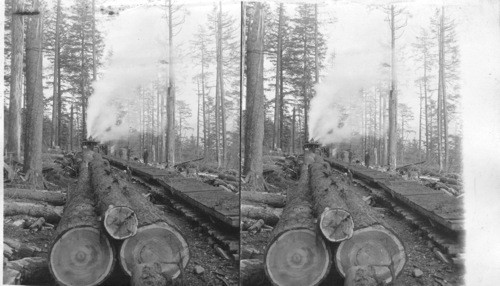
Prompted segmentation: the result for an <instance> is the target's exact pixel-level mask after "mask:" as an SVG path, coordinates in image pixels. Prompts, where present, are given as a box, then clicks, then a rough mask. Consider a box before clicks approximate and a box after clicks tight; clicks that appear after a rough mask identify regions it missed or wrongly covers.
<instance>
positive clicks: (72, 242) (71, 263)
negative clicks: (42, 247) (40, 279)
mask: <svg viewBox="0 0 500 286" xmlns="http://www.w3.org/2000/svg"><path fill="white" fill-rule="evenodd" d="M114 262H115V260H114V255H113V248H112V246H111V244H110V242H109V240H108V239H107V238H106V237H105V236H104V235H103V234H101V233H100V232H99V230H97V229H95V228H93V227H79V228H73V229H70V230H68V231H67V232H65V233H64V234H63V235H61V236H60V237H59V239H58V240H57V241H56V242H55V243H54V245H53V246H52V249H51V251H50V271H51V272H52V275H53V276H54V278H55V279H56V281H57V282H58V284H61V285H98V284H100V283H101V282H103V281H104V280H105V279H106V278H107V277H108V276H109V275H110V273H111V271H112V269H113V266H114Z"/></svg>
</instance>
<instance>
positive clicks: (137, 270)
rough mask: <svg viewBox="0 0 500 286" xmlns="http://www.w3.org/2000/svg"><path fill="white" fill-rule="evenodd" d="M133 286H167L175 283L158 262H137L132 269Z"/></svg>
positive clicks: (131, 283)
mask: <svg viewBox="0 0 500 286" xmlns="http://www.w3.org/2000/svg"><path fill="white" fill-rule="evenodd" d="M130 285H131V286H167V285H173V284H172V279H170V278H169V277H167V275H164V274H163V273H162V267H161V264H160V263H158V262H153V263H141V264H136V265H135V266H134V268H133V270H132V278H131V279H130Z"/></svg>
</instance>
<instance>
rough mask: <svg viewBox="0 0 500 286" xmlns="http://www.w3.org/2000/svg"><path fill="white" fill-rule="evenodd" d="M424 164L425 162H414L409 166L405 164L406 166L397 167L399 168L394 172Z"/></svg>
mask: <svg viewBox="0 0 500 286" xmlns="http://www.w3.org/2000/svg"><path fill="white" fill-rule="evenodd" d="M425 162H427V161H421V162H416V163H411V164H407V165H403V166H399V167H397V168H396V169H395V170H396V171H399V170H401V169H405V168H407V167H410V166H415V165H420V164H424V163H425Z"/></svg>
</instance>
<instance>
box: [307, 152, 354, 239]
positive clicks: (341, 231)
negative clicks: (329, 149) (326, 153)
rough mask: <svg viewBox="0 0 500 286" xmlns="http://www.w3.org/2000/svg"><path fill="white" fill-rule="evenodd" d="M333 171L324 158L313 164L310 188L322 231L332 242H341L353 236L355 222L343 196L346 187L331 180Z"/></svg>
mask: <svg viewBox="0 0 500 286" xmlns="http://www.w3.org/2000/svg"><path fill="white" fill-rule="evenodd" d="M316 157H318V158H319V156H316ZM331 173H332V170H331V169H330V166H329V165H328V163H326V162H325V161H323V160H322V159H321V160H320V161H319V162H316V163H314V164H312V165H311V166H310V188H311V193H312V198H313V208H314V212H315V214H316V217H317V218H318V224H319V229H320V230H321V233H322V234H323V236H324V237H325V238H326V240H328V241H330V242H340V241H343V240H346V239H349V238H351V237H352V233H353V229H354V223H353V219H352V217H351V214H350V213H349V211H348V209H347V206H346V204H345V202H344V200H343V199H342V198H341V193H342V192H344V189H342V188H340V187H339V186H337V185H336V184H335V182H334V181H332V180H331V178H330V176H331Z"/></svg>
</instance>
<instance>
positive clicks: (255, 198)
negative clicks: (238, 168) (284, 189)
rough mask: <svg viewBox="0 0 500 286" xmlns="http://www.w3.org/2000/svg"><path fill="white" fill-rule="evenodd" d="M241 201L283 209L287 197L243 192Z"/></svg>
mask: <svg viewBox="0 0 500 286" xmlns="http://www.w3.org/2000/svg"><path fill="white" fill-rule="evenodd" d="M241 200H242V201H246V202H254V203H260V204H266V205H268V206H270V207H274V208H283V207H284V206H285V204H286V197H285V196H283V195H281V194H276V193H267V192H253V191H242V192H241Z"/></svg>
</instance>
